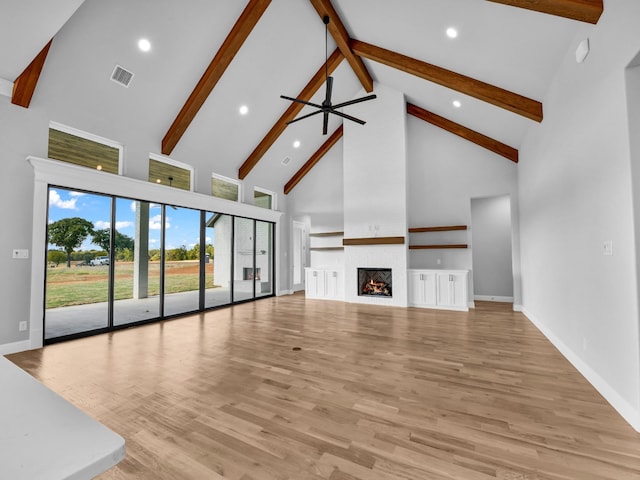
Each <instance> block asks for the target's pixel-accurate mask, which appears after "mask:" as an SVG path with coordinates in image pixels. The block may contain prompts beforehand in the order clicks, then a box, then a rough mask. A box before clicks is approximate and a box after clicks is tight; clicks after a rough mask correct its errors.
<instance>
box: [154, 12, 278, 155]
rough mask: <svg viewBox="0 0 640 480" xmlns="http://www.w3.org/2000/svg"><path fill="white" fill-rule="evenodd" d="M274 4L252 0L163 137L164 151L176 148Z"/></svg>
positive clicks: (164, 152) (167, 153) (169, 152)
mask: <svg viewBox="0 0 640 480" xmlns="http://www.w3.org/2000/svg"><path fill="white" fill-rule="evenodd" d="M270 3H271V0H249V3H248V4H247V6H246V7H245V9H244V10H243V12H242V14H241V15H240V17H239V18H238V20H237V21H236V23H235V25H234V26H233V28H232V29H231V32H229V35H227V38H226V39H225V40H224V42H223V43H222V46H221V47H220V49H219V50H218V52H217V53H216V55H215V57H213V60H212V61H211V63H210V64H209V66H208V67H207V69H206V70H205V72H204V74H203V75H202V77H201V78H200V81H198V83H197V85H196V87H195V88H194V89H193V91H192V92H191V95H189V98H188V99H187V101H186V103H185V104H184V106H183V107H182V109H181V110H180V113H178V116H177V117H176V119H175V120H174V121H173V123H172V124H171V127H169V130H168V131H167V133H166V135H165V136H164V138H163V139H162V153H163V154H165V155H170V154H171V152H172V151H173V149H174V148H175V147H176V145H177V144H178V142H179V141H180V139H181V138H182V135H184V133H185V132H186V131H187V128H189V125H190V124H191V122H192V121H193V119H194V118H195V117H196V115H197V114H198V111H199V110H200V108H201V107H202V105H204V102H205V101H206V100H207V98H208V97H209V95H210V94H211V92H212V91H213V89H214V87H215V86H216V84H217V83H218V81H219V80H220V78H222V75H223V74H224V72H225V70H226V69H227V67H228V66H229V65H230V64H231V61H232V60H233V58H234V57H235V56H236V54H237V53H238V51H239V50H240V48H241V47H242V44H243V43H244V42H245V40H246V39H247V38H248V37H249V34H250V33H251V31H252V30H253V28H254V27H255V26H256V24H257V23H258V20H260V18H261V17H262V14H263V13H264V12H265V11H266V9H267V7H268V6H269V4H270Z"/></svg>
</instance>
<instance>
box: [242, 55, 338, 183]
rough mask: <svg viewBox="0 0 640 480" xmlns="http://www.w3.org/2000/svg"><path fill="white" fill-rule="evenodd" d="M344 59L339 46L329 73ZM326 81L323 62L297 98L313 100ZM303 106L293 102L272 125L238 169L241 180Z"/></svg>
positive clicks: (328, 61) (332, 58) (332, 56)
mask: <svg viewBox="0 0 640 480" xmlns="http://www.w3.org/2000/svg"><path fill="white" fill-rule="evenodd" d="M343 59H344V55H343V54H342V52H341V51H340V49H339V48H336V49H335V51H334V52H333V53H332V54H331V56H330V57H329V59H328V60H327V70H328V72H329V75H331V74H332V73H333V72H334V71H335V69H336V68H338V65H340V62H342V60H343ZM324 82H325V66H324V64H322V66H321V67H320V69H319V70H318V71H317V72H316V74H315V75H314V76H313V78H312V79H311V80H310V81H309V83H307V85H306V86H305V87H304V88H303V89H302V91H301V92H300V93H299V94H298V95H297V97H296V98H299V99H301V100H306V101H309V100H311V97H313V95H314V94H315V93H316V92H317V91H318V89H319V88H320V87H321V86H322V85H324ZM303 108H304V105H303V104H301V103H298V102H291V105H289V108H287V109H286V110H285V112H284V113H283V114H282V116H281V117H280V118H279V119H278V121H277V122H276V123H275V125H274V126H273V127H271V130H269V133H267V135H266V136H265V137H264V138H263V139H262V141H261V142H260V143H259V144H258V146H257V147H256V148H255V149H254V150H253V152H251V155H249V158H247V159H246V160H245V162H244V163H243V164H242V166H241V167H240V169H239V170H238V178H239V179H240V180H243V179H244V178H245V177H246V176H247V175H249V172H251V170H253V167H255V166H256V165H257V164H258V162H259V161H260V159H261V158H262V156H263V155H264V154H265V153H267V150H269V148H271V145H273V144H274V143H275V141H276V140H277V139H278V137H279V136H280V135H282V132H284V130H285V129H286V128H287V122H288V121H289V120H293V119H294V118H295V117H296V115H298V113H300V111H301V110H302V109H303Z"/></svg>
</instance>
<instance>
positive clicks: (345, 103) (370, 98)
mask: <svg viewBox="0 0 640 480" xmlns="http://www.w3.org/2000/svg"><path fill="white" fill-rule="evenodd" d="M374 98H376V96H375V95H367V96H366V97H361V98H356V99H355V100H349V101H348V102H342V103H339V104H338V105H334V106H333V108H342V107H346V106H347V105H353V104H354V103H360V102H366V101H367V100H373V99H374Z"/></svg>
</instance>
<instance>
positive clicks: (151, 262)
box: [112, 198, 160, 325]
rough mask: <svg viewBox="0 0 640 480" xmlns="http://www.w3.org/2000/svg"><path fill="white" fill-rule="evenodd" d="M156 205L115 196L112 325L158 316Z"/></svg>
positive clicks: (158, 244)
mask: <svg viewBox="0 0 640 480" xmlns="http://www.w3.org/2000/svg"><path fill="white" fill-rule="evenodd" d="M159 210H160V208H159V206H157V205H151V204H150V203H149V202H141V201H136V200H130V199H127V198H116V222H115V227H116V230H115V238H114V251H115V255H112V258H113V270H114V281H113V285H114V302H113V323H114V325H126V324H129V323H135V322H140V321H143V320H149V319H152V318H157V317H159V316H160V267H159V265H160V254H159V248H160V231H159V229H158V228H153V227H154V226H155V225H157V223H156V222H158V221H159V219H158V218H157V217H155V215H157V214H158V212H159Z"/></svg>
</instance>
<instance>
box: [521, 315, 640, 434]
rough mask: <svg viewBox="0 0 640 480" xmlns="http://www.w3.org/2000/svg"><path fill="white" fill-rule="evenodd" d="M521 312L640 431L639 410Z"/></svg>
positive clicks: (531, 318)
mask: <svg viewBox="0 0 640 480" xmlns="http://www.w3.org/2000/svg"><path fill="white" fill-rule="evenodd" d="M521 308H522V312H523V313H524V315H525V316H526V317H527V318H528V319H529V321H530V322H531V323H533V324H534V325H535V327H536V328H537V329H538V330H540V332H541V333H542V334H543V335H544V336H545V337H547V340H549V341H550V342H551V343H552V344H553V346H554V347H556V348H557V349H558V351H559V352H560V353H561V354H562V355H564V357H565V358H566V359H567V360H568V361H569V362H570V363H571V364H572V365H573V366H574V367H575V368H576V370H578V372H580V373H581V374H582V376H583V377H584V378H585V379H586V380H587V381H588V382H589V383H590V384H591V385H592V386H593V387H594V388H595V389H596V390H597V391H598V392H599V393H600V394H601V395H602V396H603V397H604V398H605V400H606V401H607V402H609V404H610V405H611V406H612V407H613V408H614V409H615V410H616V411H617V412H618V413H619V414H620V415H621V416H622V418H624V419H625V420H626V421H627V423H629V425H631V426H632V427H633V428H634V430H636V431H637V432H640V412H639V411H638V410H637V409H636V408H634V406H633V405H631V404H630V403H629V402H627V401H626V400H625V399H624V398H622V397H621V396H620V395H619V394H618V392H616V390H615V389H614V388H612V387H611V385H609V383H607V381H606V380H605V379H603V378H602V377H601V376H600V375H599V374H598V373H597V372H596V371H595V370H593V369H592V368H591V367H590V366H589V365H588V364H587V363H585V362H584V361H583V360H582V359H581V358H580V357H579V356H578V355H576V353H575V352H574V351H573V350H571V349H570V348H569V347H568V346H567V345H566V344H565V343H564V342H563V341H562V340H560V339H559V338H558V337H557V336H556V335H555V334H554V333H553V332H552V331H551V330H550V329H548V328H547V327H546V326H545V325H544V324H543V323H542V322H540V320H539V319H538V318H536V316H535V315H533V314H532V313H531V312H530V311H528V310H527V309H526V308H523V307H521Z"/></svg>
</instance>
